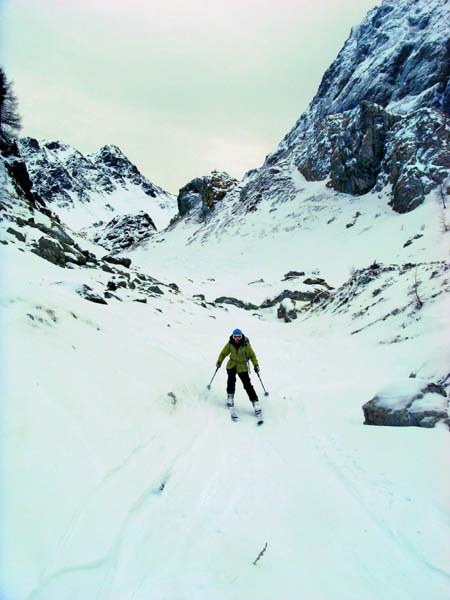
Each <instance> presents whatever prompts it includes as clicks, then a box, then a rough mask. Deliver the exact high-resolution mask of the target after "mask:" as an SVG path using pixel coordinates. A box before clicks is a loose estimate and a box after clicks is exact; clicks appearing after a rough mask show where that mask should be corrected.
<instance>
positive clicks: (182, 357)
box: [1, 244, 449, 600]
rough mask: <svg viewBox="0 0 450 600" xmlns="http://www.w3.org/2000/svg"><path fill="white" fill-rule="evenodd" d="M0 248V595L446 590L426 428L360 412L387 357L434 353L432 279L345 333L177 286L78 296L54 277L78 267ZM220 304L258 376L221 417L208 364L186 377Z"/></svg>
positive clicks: (443, 443)
mask: <svg viewBox="0 0 450 600" xmlns="http://www.w3.org/2000/svg"><path fill="white" fill-rule="evenodd" d="M1 252H2V265H3V276H4V278H5V279H7V280H8V282H9V284H8V290H7V293H6V295H3V300H2V314H3V318H4V322H5V324H6V330H5V337H4V343H5V347H6V348H7V349H8V352H7V353H4V357H5V363H4V364H5V373H6V375H7V376H6V380H5V381H4V384H3V386H4V391H5V396H4V397H5V398H6V399H7V402H6V403H5V404H4V415H3V417H4V418H3V419H2V423H3V425H2V427H3V432H2V436H3V439H4V451H5V457H6V461H5V463H4V485H5V489H6V491H7V493H6V495H5V497H4V502H3V524H2V531H3V536H2V537H3V547H4V553H3V556H4V560H3V575H2V588H1V589H2V598H7V599H14V600H16V599H19V598H30V599H31V598H33V599H39V598H42V599H45V600H52V599H58V600H65V599H66V598H67V599H69V598H70V599H72V598H83V599H90V598H108V599H111V600H112V599H123V598H129V599H132V598H135V599H138V598H139V599H140V598H152V599H153V598H155V599H158V600H159V599H161V600H162V599H167V600H169V599H170V600H172V599H179V598H183V599H184V598H186V599H187V598H195V599H202V598H205V599H206V598H207V599H208V600H211V599H236V600H237V599H241V598H248V599H255V600H256V598H258V599H261V598H267V599H272V598H274V597H279V598H283V599H286V600H288V599H291V598H292V599H294V598H298V597H299V596H305V597H307V598H314V599H322V598H323V599H327V600H328V599H329V598H336V599H343V600H344V599H345V600H348V599H353V598H354V599H357V598H367V599H369V600H371V599H372V598H373V599H374V600H375V599H376V600H379V599H381V598H383V599H391V598H392V599H394V598H395V599H396V600H398V599H405V600H406V599H408V600H411V599H417V600H419V599H420V600H422V599H423V598H424V597H427V598H436V599H440V598H444V597H446V594H447V593H448V589H449V585H448V584H449V574H448V569H447V565H446V560H445V558H446V555H445V553H446V543H447V539H448V537H447V534H446V531H445V512H446V507H447V505H448V489H449V487H448V479H447V477H445V476H444V468H445V465H444V456H446V450H448V432H447V431H446V430H445V428H438V429H435V430H424V429H416V428H406V429H393V428H382V427H377V428H370V427H366V426H363V425H362V412H361V405H362V404H363V402H364V401H365V400H367V399H369V398H370V397H372V395H373V394H374V393H375V392H376V391H377V389H378V388H379V387H382V386H383V385H384V384H386V383H388V382H390V381H391V380H392V379H397V378H399V377H404V376H407V374H409V373H410V372H411V371H415V372H418V371H419V374H420V375H421V376H424V377H430V376H433V375H436V373H433V372H432V369H431V365H434V366H435V367H437V370H439V365H438V364H437V363H436V360H434V361H433V360H431V359H432V358H434V359H436V357H435V356H433V352H435V351H436V349H438V348H440V347H441V346H440V344H441V342H442V327H444V326H445V325H444V324H445V322H446V321H445V314H444V312H443V308H444V307H445V300H443V299H442V297H441V298H440V300H437V301H435V302H432V301H430V302H429V303H427V304H426V305H425V307H424V309H423V312H422V314H421V316H420V319H421V326H420V327H415V326H414V319H412V320H411V322H410V324H409V326H408V330H407V331H409V332H410V333H411V332H412V331H413V330H415V331H414V335H413V339H412V340H411V341H409V342H404V343H398V344H388V345H386V344H379V343H378V340H379V337H380V336H381V337H383V336H384V337H386V336H388V335H391V336H392V335H393V333H394V332H395V330H396V324H395V323H392V322H389V321H387V322H386V323H382V324H380V325H378V327H375V328H372V330H371V332H369V333H366V334H365V335H364V336H354V335H353V336H352V335H351V334H350V332H349V329H348V326H347V324H346V323H345V322H344V323H342V322H340V321H339V319H336V320H333V318H332V317H331V316H327V317H325V318H326V319H327V320H326V322H324V321H323V318H321V317H320V316H317V317H311V318H302V319H300V320H298V321H297V322H294V323H292V324H289V325H285V324H283V323H281V322H279V321H277V320H276V317H275V314H274V309H270V310H269V311H267V312H266V313H265V314H264V317H263V318H262V319H260V318H258V317H257V316H254V315H252V314H251V313H248V312H244V311H242V310H240V309H238V308H235V307H226V308H219V307H216V308H214V307H212V306H211V307H207V308H204V307H203V306H201V304H199V303H196V302H192V301H190V300H189V299H188V298H186V297H178V296H170V297H168V296H167V295H165V296H162V297H161V298H158V299H155V300H152V301H149V303H148V304H147V305H143V304H139V303H133V302H126V301H123V302H117V301H116V302H111V303H110V304H109V305H107V306H103V305H97V304H93V303H90V302H87V301H86V300H84V299H82V298H80V297H79V296H78V295H76V294H74V292H73V290H74V289H76V288H77V286H79V285H80V283H81V282H85V283H86V282H90V280H91V279H92V280H97V279H98V278H99V274H97V273H96V272H95V270H92V271H91V272H90V271H88V270H80V269H78V270H77V269H73V270H67V269H65V270H62V269H60V268H58V267H56V266H54V265H51V264H49V263H48V262H46V261H43V260H42V259H40V258H39V257H36V256H34V255H31V254H28V253H23V252H19V251H18V250H17V249H16V248H14V245H13V244H10V245H9V246H8V247H5V248H4V247H1ZM214 254H215V253H214V252H210V259H211V258H215V255H214ZM172 275H175V271H172ZM252 276H255V271H254V267H251V266H249V267H248V268H247V270H246V271H245V276H244V280H247V279H249V278H251V277H252ZM91 283H92V282H91ZM198 283H200V281H199V282H198ZM30 287H32V289H33V290H34V292H33V297H32V298H30V295H29V289H30ZM397 294H398V295H397V297H395V298H394V299H393V302H392V301H391V302H392V304H397V303H400V301H401V298H402V297H403V294H404V292H403V291H398V292H397ZM160 311H161V312H160ZM235 325H239V326H240V327H242V328H243V329H244V331H245V332H246V333H247V334H248V335H249V336H250V338H251V340H252V342H253V345H254V347H255V349H256V351H257V354H258V356H259V359H260V362H261V365H262V372H261V376H262V378H263V381H264V383H265V385H266V387H267V388H268V389H269V391H270V395H269V396H268V397H267V398H265V397H263V396H262V394H261V398H262V402H263V408H264V413H265V417H266V423H265V425H264V426H263V428H262V429H259V428H257V427H256V425H255V420H254V417H253V416H252V415H251V414H250V408H251V407H250V405H249V403H248V401H247V400H246V399H245V398H244V394H243V391H242V389H241V388H238V393H237V408H238V411H239V414H240V417H241V420H240V421H239V422H238V423H236V424H235V423H232V422H231V421H230V419H229V415H228V413H227V412H226V409H225V408H224V397H225V393H224V383H225V381H224V373H223V370H222V371H220V372H219V374H218V375H217V377H216V379H215V381H214V382H213V386H212V390H211V391H210V392H208V391H207V390H206V384H207V383H208V381H209V380H210V377H211V376H212V373H213V368H214V363H215V360H216V355H217V354H218V352H219V350H220V348H221V347H222V345H223V343H224V340H225V339H226V336H227V335H228V332H229V330H230V328H232V327H234V326H235ZM427 357H428V359H429V360H428V364H424V363H427V360H426V359H427ZM446 360H448V357H447V358H446ZM442 362H443V363H445V361H444V359H442ZM447 364H448V363H447ZM441 367H443V364H442V365H441ZM420 369H422V371H420ZM256 384H258V382H257V381H256ZM257 389H258V390H259V392H261V388H260V386H259V385H258V388H257ZM169 392H172V393H173V394H175V396H176V402H175V403H174V401H173V399H172V398H171V397H169V396H168V395H167V394H168V393H169ZM266 543H267V550H266V552H265V553H264V554H263V556H262V557H261V558H260V560H259V561H258V563H257V564H256V565H253V562H254V561H255V559H256V558H257V556H258V554H259V553H260V551H261V550H262V549H263V547H264V545H265V544H266Z"/></svg>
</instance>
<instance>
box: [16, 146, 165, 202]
mask: <svg viewBox="0 0 450 600" xmlns="http://www.w3.org/2000/svg"><path fill="white" fill-rule="evenodd" d="M18 147H19V150H20V153H21V155H22V157H23V158H24V160H25V162H26V164H27V168H28V172H29V174H30V178H31V181H32V183H33V191H36V192H38V193H39V195H40V196H41V197H42V198H43V199H44V200H45V201H46V202H49V203H52V202H54V203H56V204H57V205H58V206H61V207H70V206H72V205H73V203H74V199H78V200H79V201H81V202H90V201H91V198H92V197H93V195H94V194H98V193H99V192H100V193H101V194H110V193H112V192H114V191H115V190H117V189H120V188H127V186H129V185H130V184H132V185H136V186H138V187H139V188H140V189H142V190H143V191H144V193H145V194H147V195H148V196H151V197H152V198H155V197H156V196H157V195H159V194H161V195H167V194H166V192H164V190H162V189H161V188H159V187H157V186H155V185H154V184H153V183H151V181H149V180H148V179H147V178H145V177H144V176H143V175H142V174H141V173H140V172H139V170H138V168H137V167H136V166H135V165H133V164H132V163H131V162H130V161H129V160H128V158H127V157H126V156H125V155H124V154H123V153H122V152H121V150H120V149H119V148H117V146H104V147H103V148H101V150H100V151H99V152H97V153H94V154H90V155H87V156H84V155H83V154H82V153H81V152H79V151H78V150H76V149H75V148H72V147H71V146H69V145H67V144H63V143H61V142H39V141H37V140H35V139H34V138H30V137H25V138H21V139H20V140H19V141H18Z"/></svg>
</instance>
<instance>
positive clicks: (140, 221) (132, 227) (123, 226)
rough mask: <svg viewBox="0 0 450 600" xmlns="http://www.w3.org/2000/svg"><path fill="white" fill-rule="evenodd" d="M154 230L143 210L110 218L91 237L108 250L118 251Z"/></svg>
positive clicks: (154, 227)
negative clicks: (134, 213)
mask: <svg viewBox="0 0 450 600" xmlns="http://www.w3.org/2000/svg"><path fill="white" fill-rule="evenodd" d="M155 231H156V226H155V224H154V222H153V219H152V218H151V217H150V216H149V215H148V214H147V213H145V212H140V213H138V214H136V215H125V216H118V217H115V218H114V219H112V220H111V221H110V222H109V223H107V224H106V225H105V226H104V227H102V228H101V229H100V230H99V231H98V232H97V233H95V234H94V235H93V236H92V239H93V241H94V242H96V243H97V244H100V245H101V246H103V247H104V248H107V249H108V250H112V251H116V252H120V251H122V250H126V249H128V248H130V247H131V246H133V245H134V244H137V243H138V242H142V241H144V240H147V239H149V238H150V237H151V236H152V235H153V234H154V233H155Z"/></svg>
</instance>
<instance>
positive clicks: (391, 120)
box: [296, 102, 450, 212]
mask: <svg viewBox="0 0 450 600" xmlns="http://www.w3.org/2000/svg"><path fill="white" fill-rule="evenodd" d="M319 139H320V140H321V143H319V144H315V140H314V138H310V139H308V141H307V143H305V145H304V146H303V147H302V148H301V150H300V153H299V155H298V158H297V161H296V166H297V168H298V169H299V171H300V172H301V173H302V175H303V176H304V177H305V178H306V179H307V180H308V181H313V180H321V179H325V178H326V177H328V176H329V175H330V184H329V185H330V186H331V187H333V188H334V189H335V190H337V191H339V192H345V193H348V194H352V195H361V194H365V193H367V192H368V191H370V190H372V189H373V188H375V189H378V190H381V189H382V188H383V187H384V186H385V185H387V184H390V185H391V187H392V200H391V202H390V205H391V206H392V208H393V209H394V210H395V211H396V212H408V211H410V210H413V209H414V208H416V207H417V206H419V205H420V204H421V203H422V202H423V201H424V199H425V195H426V194H427V193H429V192H430V191H431V190H432V189H433V188H434V187H436V186H437V185H439V184H440V183H442V182H443V181H444V179H445V178H446V177H447V174H448V171H449V169H450V128H449V127H448V125H447V123H446V118H445V117H444V116H443V115H442V114H441V113H438V112H436V111H433V110H429V109H422V110H420V111H418V112H417V113H414V114H413V115H409V116H407V117H401V116H400V115H393V114H390V113H388V112H387V111H385V110H384V109H382V108H381V107H380V106H377V105H376V104H370V103H368V102H362V103H361V106H360V108H359V109H358V110H357V111H356V112H351V113H345V114H343V115H333V116H332V117H328V118H327V119H325V120H324V122H323V123H322V124H321V129H320V132H319ZM418 163H419V164H418ZM424 165H426V167H425V168H424Z"/></svg>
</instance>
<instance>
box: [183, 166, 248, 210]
mask: <svg viewBox="0 0 450 600" xmlns="http://www.w3.org/2000/svg"><path fill="white" fill-rule="evenodd" d="M236 184H237V180H236V179H234V178H233V177H231V176H230V175H228V173H224V172H220V171H212V173H211V174H210V175H206V176H204V177H196V178H195V179H193V180H192V181H190V182H189V183H188V184H186V185H185V186H184V187H182V188H181V189H180V191H179V193H178V198H177V202H178V213H179V215H180V216H184V215H186V214H188V213H190V212H191V211H192V210H193V209H194V208H197V209H198V210H199V212H200V214H201V215H206V214H208V213H210V212H211V211H213V210H214V208H215V207H216V205H217V203H218V202H220V201H221V200H223V198H224V197H225V195H226V194H227V192H229V191H230V190H232V189H233V188H234V187H235V186H236Z"/></svg>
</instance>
